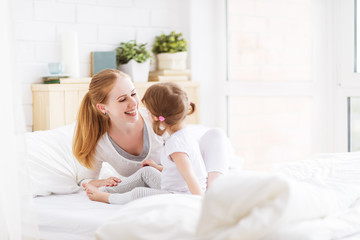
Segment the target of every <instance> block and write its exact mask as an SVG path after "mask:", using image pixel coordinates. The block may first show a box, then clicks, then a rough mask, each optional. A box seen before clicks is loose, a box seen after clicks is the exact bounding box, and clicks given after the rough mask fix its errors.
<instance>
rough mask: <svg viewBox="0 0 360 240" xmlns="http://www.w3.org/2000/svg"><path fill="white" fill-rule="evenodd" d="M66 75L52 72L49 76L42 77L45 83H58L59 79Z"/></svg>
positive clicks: (66, 76) (64, 77)
mask: <svg viewBox="0 0 360 240" xmlns="http://www.w3.org/2000/svg"><path fill="white" fill-rule="evenodd" d="M68 77H69V76H68V75H60V74H53V75H49V76H43V77H42V79H43V82H44V83H45V84H53V83H60V79H66V78H68Z"/></svg>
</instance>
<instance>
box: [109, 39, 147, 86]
mask: <svg viewBox="0 0 360 240" xmlns="http://www.w3.org/2000/svg"><path fill="white" fill-rule="evenodd" d="M146 44H147V43H144V44H137V43H136V40H130V41H128V42H122V43H120V45H119V47H117V48H116V62H117V66H118V69H119V70H120V71H123V72H124V73H127V74H129V75H130V76H131V78H132V80H133V81H134V82H146V81H147V80H148V78H149V71H150V59H151V55H150V52H149V51H148V50H147V49H146Z"/></svg>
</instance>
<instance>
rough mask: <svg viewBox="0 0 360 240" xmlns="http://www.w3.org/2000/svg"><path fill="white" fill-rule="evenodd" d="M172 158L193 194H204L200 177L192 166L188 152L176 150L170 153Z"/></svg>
mask: <svg viewBox="0 0 360 240" xmlns="http://www.w3.org/2000/svg"><path fill="white" fill-rule="evenodd" d="M170 157H171V159H172V160H173V161H174V163H175V164H176V166H177V168H178V169H179V171H180V173H181V176H182V177H183V178H184V180H185V182H186V184H187V185H188V187H189V190H190V192H191V193H192V194H196V195H203V194H204V193H203V191H202V190H201V187H200V184H199V181H198V179H197V178H196V176H195V173H194V169H193V167H192V166H191V163H190V159H189V157H188V155H187V154H186V153H183V152H175V153H172V154H171V155H170Z"/></svg>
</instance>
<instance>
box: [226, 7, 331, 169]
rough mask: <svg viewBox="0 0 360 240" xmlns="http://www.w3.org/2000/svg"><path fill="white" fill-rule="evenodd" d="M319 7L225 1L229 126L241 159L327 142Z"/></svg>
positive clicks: (252, 161)
mask: <svg viewBox="0 0 360 240" xmlns="http://www.w3.org/2000/svg"><path fill="white" fill-rule="evenodd" d="M322 7H323V6H319V4H317V1H316V0H307V1H306V0H294V1H280V0H265V1H263V0H228V1H227V63H228V64H227V83H226V84H227V85H228V87H227V89H228V90H227V92H226V98H227V111H228V114H227V116H228V120H227V123H228V125H227V128H228V134H229V137H230V139H231V141H232V142H233V143H234V145H235V149H236V153H237V154H238V155H240V156H243V157H244V159H245V167H248V168H252V167H261V166H266V165H268V164H270V163H274V162H283V161H294V160H299V159H303V158H305V157H307V156H309V155H311V154H313V153H316V152H322V151H324V149H325V147H324V144H325V143H324V135H323V133H324V132H326V131H327V130H326V128H327V124H326V122H325V123H324V121H323V120H324V119H326V116H325V115H326V114H324V108H323V107H322V102H323V101H324V98H323V96H324V95H325V94H324V92H323V88H322V87H320V86H321V85H322V84H323V81H324V77H323V76H322V75H321V74H319V71H320V70H322V69H323V65H322V64H323V62H321V61H319V59H321V58H322V57H323V55H321V54H322V51H323V48H322V47H323V46H322V45H321V44H319V43H320V42H321V41H322V37H323V36H324V34H323V33H324V31H323V30H322V29H319V28H320V27H321V26H320V25H321V24H319V20H318V16H319V14H322V13H321V9H322ZM319 11H320V13H319ZM321 16H322V15H321Z"/></svg>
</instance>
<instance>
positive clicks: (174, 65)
mask: <svg viewBox="0 0 360 240" xmlns="http://www.w3.org/2000/svg"><path fill="white" fill-rule="evenodd" d="M156 57H157V62H158V69H159V70H163V69H171V70H184V69H186V58H187V52H177V53H159V54H157V55H156Z"/></svg>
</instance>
